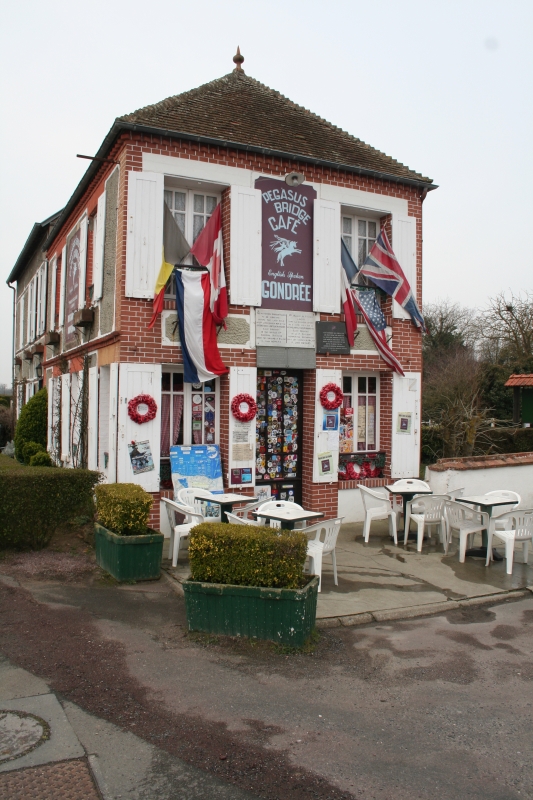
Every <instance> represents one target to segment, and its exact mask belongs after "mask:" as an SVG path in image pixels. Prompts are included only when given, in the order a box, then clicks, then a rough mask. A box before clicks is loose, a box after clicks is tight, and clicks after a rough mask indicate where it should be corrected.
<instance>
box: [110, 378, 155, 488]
mask: <svg viewBox="0 0 533 800" xmlns="http://www.w3.org/2000/svg"><path fill="white" fill-rule="evenodd" d="M142 394H144V395H149V396H150V397H152V398H153V399H154V400H155V402H156V404H157V413H156V416H155V418H154V419H153V420H150V421H149V422H145V423H143V424H138V423H137V422H134V421H133V420H132V419H131V418H130V417H129V415H128V403H129V401H130V400H133V398H135V397H138V396H139V395H142ZM133 443H135V445H136V450H137V451H138V452H143V451H144V450H145V448H146V447H148V449H149V453H150V455H151V463H150V458H149V456H148V453H145V454H144V456H145V457H144V458H143V459H137V461H136V464H135V466H134V465H133V464H132V460H131V458H130V447H129V445H131V446H132V448H133V446H134V445H133ZM145 443H148V445H146V444H145ZM160 447H161V365H160V364H120V370H119V404H118V442H117V468H118V471H117V482H118V483H138V484H139V485H140V486H142V487H143V489H146V491H147V492H158V491H159V459H160ZM141 461H142V462H143V463H140V462H141ZM152 466H153V468H150V469H148V471H146V472H136V471H135V470H136V469H138V468H141V469H144V468H147V467H152Z"/></svg>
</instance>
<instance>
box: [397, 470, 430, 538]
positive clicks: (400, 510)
mask: <svg viewBox="0 0 533 800" xmlns="http://www.w3.org/2000/svg"><path fill="white" fill-rule="evenodd" d="M392 485H393V486H394V487H395V488H396V489H405V491H407V492H408V491H413V492H416V491H417V490H420V489H425V490H428V489H431V487H430V485H429V483H426V482H425V481H421V480H419V479H418V478H400V479H399V480H397V481H394V483H393V484H392ZM413 500H414V498H413ZM411 502H412V501H411ZM406 506H407V504H404V503H403V498H402V496H401V495H399V494H393V495H392V510H393V511H394V513H395V514H396V529H398V528H399V527H400V517H401V515H402V514H403V515H404V520H405V515H406V513H407V507H406ZM404 527H405V526H404Z"/></svg>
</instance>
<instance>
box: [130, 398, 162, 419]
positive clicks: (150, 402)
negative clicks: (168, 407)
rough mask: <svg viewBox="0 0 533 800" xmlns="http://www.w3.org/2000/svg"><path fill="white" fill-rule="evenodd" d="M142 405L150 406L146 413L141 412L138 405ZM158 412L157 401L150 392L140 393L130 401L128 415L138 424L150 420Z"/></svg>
mask: <svg viewBox="0 0 533 800" xmlns="http://www.w3.org/2000/svg"><path fill="white" fill-rule="evenodd" d="M140 405H145V406H148V411H147V412H146V413H145V414H139V412H138V410H137V409H138V407H139V406H140ZM156 414H157V403H156V402H155V400H154V398H153V397H150V395H149V394H138V395H137V397H134V398H133V400H130V401H129V403H128V416H129V418H130V419H132V420H133V421H134V422H136V423H137V425H142V424H143V423H144V422H150V420H151V419H154V418H155V415H156Z"/></svg>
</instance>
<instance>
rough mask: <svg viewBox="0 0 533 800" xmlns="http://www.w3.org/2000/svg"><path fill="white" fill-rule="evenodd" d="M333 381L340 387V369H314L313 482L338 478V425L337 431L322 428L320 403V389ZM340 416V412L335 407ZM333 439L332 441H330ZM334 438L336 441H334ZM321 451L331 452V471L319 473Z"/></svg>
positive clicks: (333, 481) (322, 410) (322, 415)
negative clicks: (325, 473)
mask: <svg viewBox="0 0 533 800" xmlns="http://www.w3.org/2000/svg"><path fill="white" fill-rule="evenodd" d="M327 383H334V384H335V385H336V386H339V387H340V388H342V371H341V370H340V369H317V370H316V396H315V447H314V453H313V483H336V482H337V481H338V480H339V476H338V469H339V426H338V425H337V431H334V432H332V433H333V434H336V436H335V435H332V433H330V432H328V431H324V430H323V424H322V423H323V419H324V409H323V408H322V404H321V403H320V390H321V389H322V388H323V387H324V386H325V385H326V384H327ZM337 414H338V416H339V417H340V412H339V411H338V409H337ZM332 440H333V441H332ZM335 440H336V441H335ZM322 453H331V456H332V458H331V462H332V463H331V473H329V474H327V475H320V470H319V460H318V456H319V455H321V454H322Z"/></svg>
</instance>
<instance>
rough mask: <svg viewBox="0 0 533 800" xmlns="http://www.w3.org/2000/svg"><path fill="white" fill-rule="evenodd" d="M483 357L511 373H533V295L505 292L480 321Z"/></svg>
mask: <svg viewBox="0 0 533 800" xmlns="http://www.w3.org/2000/svg"><path fill="white" fill-rule="evenodd" d="M478 337H479V339H480V342H481V357H482V358H483V360H485V361H487V362H489V363H492V364H502V365H505V366H507V367H508V368H509V369H510V371H516V372H527V371H531V370H533V292H527V291H526V292H520V293H518V294H514V293H513V292H511V293H510V294H509V296H507V295H506V294H505V293H504V292H500V294H498V295H496V297H493V298H491V299H490V300H489V305H488V308H486V309H485V310H484V311H483V312H482V313H481V315H480V317H479V329H478Z"/></svg>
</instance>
